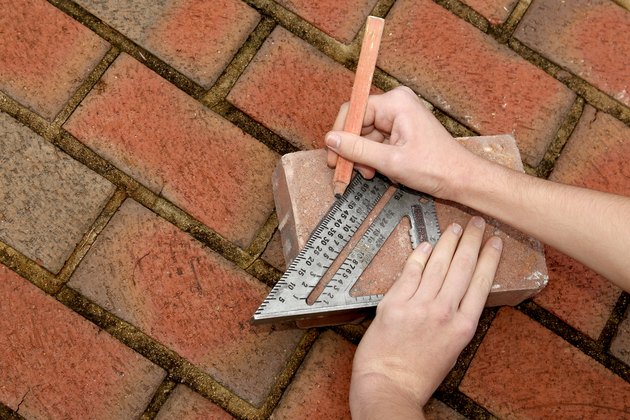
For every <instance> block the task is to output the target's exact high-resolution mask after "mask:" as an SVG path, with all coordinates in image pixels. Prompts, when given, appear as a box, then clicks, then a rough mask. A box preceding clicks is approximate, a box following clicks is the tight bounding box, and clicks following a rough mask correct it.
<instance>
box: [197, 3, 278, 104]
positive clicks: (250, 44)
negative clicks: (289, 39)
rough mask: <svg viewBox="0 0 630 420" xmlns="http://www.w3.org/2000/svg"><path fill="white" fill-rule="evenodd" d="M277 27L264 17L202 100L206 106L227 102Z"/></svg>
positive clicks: (274, 22) (272, 21) (271, 20)
mask: <svg viewBox="0 0 630 420" xmlns="http://www.w3.org/2000/svg"><path fill="white" fill-rule="evenodd" d="M276 26H277V24H276V21H275V20H273V19H271V18H270V17H268V16H262V19H261V21H260V22H259V23H258V25H256V27H255V28H254V30H253V31H252V32H251V33H250V34H249V37H248V38H247V40H246V41H245V42H244V43H243V45H241V47H240V48H239V50H238V51H237V53H236V54H235V55H234V57H233V58H232V60H231V61H230V63H229V64H228V65H227V66H226V68H225V70H224V71H223V73H222V74H221V75H220V76H219V78H218V79H217V81H216V82H215V83H214V84H213V85H212V87H210V89H209V90H208V91H207V92H206V93H205V94H204V95H203V97H202V98H201V99H200V100H201V102H202V103H203V104H204V105H206V106H208V107H210V108H212V107H213V106H215V105H217V104H218V103H219V102H221V101H223V100H225V98H226V97H227V95H228V94H229V93H230V90H232V88H233V87H234V85H235V84H236V82H237V80H238V78H239V77H240V76H241V75H242V74H243V72H244V71H245V70H246V68H247V67H248V65H249V64H250V63H251V61H252V59H253V58H254V56H255V55H256V53H257V52H258V50H259V49H260V47H261V46H262V45H263V44H264V42H265V40H266V39H267V38H268V37H269V35H270V34H271V32H272V31H273V30H274V28H275V27H276Z"/></svg>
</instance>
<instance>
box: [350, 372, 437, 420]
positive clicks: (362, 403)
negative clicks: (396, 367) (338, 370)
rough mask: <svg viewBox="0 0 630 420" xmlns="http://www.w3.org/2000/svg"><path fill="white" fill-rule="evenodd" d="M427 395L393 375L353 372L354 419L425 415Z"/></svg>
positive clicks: (422, 416)
mask: <svg viewBox="0 0 630 420" xmlns="http://www.w3.org/2000/svg"><path fill="white" fill-rule="evenodd" d="M429 397H430V395H427V396H426V397H423V396H418V395H414V394H413V393H412V392H410V391H408V390H406V389H404V388H403V387H401V386H400V384H398V383H396V382H395V381H393V380H391V379H390V378H388V377H386V376H384V375H379V374H368V375H363V376H362V377H361V376H360V375H354V374H353V377H352V383H351V385H350V411H351V413H352V418H353V419H355V420H356V419H380V418H424V415H423V411H422V407H423V406H424V405H425V404H426V402H427V401H428V399H429Z"/></svg>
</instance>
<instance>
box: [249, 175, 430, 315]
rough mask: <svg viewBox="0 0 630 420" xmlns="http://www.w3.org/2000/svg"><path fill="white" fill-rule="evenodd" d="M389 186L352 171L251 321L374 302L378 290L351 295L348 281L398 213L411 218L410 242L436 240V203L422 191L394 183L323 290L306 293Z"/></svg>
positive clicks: (344, 310)
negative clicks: (343, 187) (348, 180)
mask: <svg viewBox="0 0 630 420" xmlns="http://www.w3.org/2000/svg"><path fill="white" fill-rule="evenodd" d="M390 186H391V183H390V182H389V181H387V180H386V179H385V178H382V177H380V176H377V177H375V178H374V179H372V180H365V179H363V178H362V177H361V176H355V177H354V179H353V180H352V182H351V184H350V185H349V187H348V188H347V190H346V192H345V193H344V194H343V196H342V197H340V198H338V199H337V200H336V201H335V202H334V204H333V205H332V207H331V208H330V210H329V211H328V213H327V214H326V215H325V216H324V217H323V218H322V220H321V221H320V222H319V224H318V225H317V227H316V228H315V229H314V231H313V232H312V234H311V236H310V237H309V239H308V240H307V242H306V245H305V246H304V247H303V249H302V250H301V251H300V253H299V254H298V255H297V257H295V258H294V259H293V261H292V262H291V264H290V265H289V267H288V269H287V270H286V272H285V273H284V275H283V276H282V278H281V279H280V280H279V281H278V282H277V283H276V285H275V286H274V287H273V289H272V290H271V292H270V293H269V295H268V296H267V298H266V299H265V301H264V302H263V303H262V304H261V305H260V307H259V308H258V310H257V311H256V313H255V314H254V316H253V318H252V322H253V323H255V324H257V323H265V322H285V321H303V320H317V319H320V320H322V321H324V319H326V318H330V319H333V318H335V317H338V316H339V315H344V314H352V313H356V312H359V313H360V312H362V311H364V310H365V309H367V308H373V307H375V306H376V305H378V303H379V302H380V301H381V299H382V298H383V294H371V295H365V296H353V295H352V294H351V289H352V286H353V285H354V284H355V283H356V282H357V280H358V279H359V277H360V276H361V274H362V273H363V272H364V270H365V269H366V268H367V267H368V265H369V264H370V262H371V261H372V259H373V258H374V256H375V255H376V254H377V253H378V251H379V250H380V249H381V247H382V246H383V244H384V243H385V241H386V240H387V238H388V237H389V236H390V234H391V233H392V232H393V231H394V229H395V228H396V226H398V224H399V223H400V221H401V220H402V219H403V217H408V218H409V220H410V223H411V229H410V236H411V244H412V247H414V248H415V247H416V246H417V245H418V244H420V243H421V242H423V241H429V242H430V243H432V244H435V243H436V242H437V240H438V239H439V236H440V229H439V224H438V219H437V215H436V211H435V203H434V200H433V198H432V197H430V196H428V195H426V194H422V193H419V192H416V191H412V190H408V189H406V188H397V189H396V191H395V192H394V194H393V195H392V196H391V198H389V200H388V201H387V203H386V204H385V205H384V207H383V208H382V210H381V211H380V212H379V214H378V216H376V218H375V219H374V220H373V221H372V223H371V224H370V226H369V227H368V229H367V230H366V231H365V233H364V234H363V236H362V237H361V239H360V240H359V241H358V242H357V243H356V244H355V246H354V247H353V248H352V249H351V250H350V251H349V253H348V255H347V257H346V258H345V259H344V260H343V262H342V263H341V265H340V266H339V268H338V269H337V271H336V272H335V273H334V274H333V275H332V278H331V279H330V281H329V282H328V283H327V284H326V285H325V287H323V291H322V292H321V293H320V294H319V295H318V296H312V297H311V299H309V297H310V295H311V294H312V292H313V291H314V290H316V289H317V288H318V285H320V282H321V280H322V279H323V278H324V276H325V275H326V273H327V272H328V270H329V268H330V267H331V266H332V265H333V263H334V262H335V261H336V260H337V257H338V256H339V255H340V253H341V252H342V250H343V249H344V248H345V247H346V245H347V244H348V242H349V241H350V239H351V238H352V237H353V235H354V234H355V232H356V231H357V229H358V228H359V226H360V225H361V224H362V223H363V222H364V220H365V219H366V218H367V216H368V214H369V213H370V211H371V210H372V209H373V208H374V207H375V206H376V204H377V203H378V202H379V200H380V199H381V198H382V197H383V195H384V194H385V192H386V191H387V189H388V188H389V187H390ZM323 324H325V322H323V323H322V325H323Z"/></svg>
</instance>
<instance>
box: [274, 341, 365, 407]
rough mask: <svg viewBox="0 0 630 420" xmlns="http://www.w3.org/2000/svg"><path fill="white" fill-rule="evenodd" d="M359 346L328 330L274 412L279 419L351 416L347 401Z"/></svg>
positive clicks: (314, 347) (316, 344)
mask: <svg viewBox="0 0 630 420" xmlns="http://www.w3.org/2000/svg"><path fill="white" fill-rule="evenodd" d="M354 350H355V346H354V345H352V344H350V343H348V342H347V341H345V340H344V339H343V338H342V337H340V336H339V335H337V334H334V333H332V332H327V333H324V334H323V335H322V336H321V337H320V338H319V339H318V341H317V342H316V343H315V345H314V346H313V349H312V351H311V353H310V356H309V357H308V358H307V359H306V360H305V361H304V364H303V365H302V367H301V368H300V370H299V371H298V373H297V375H296V378H295V380H294V381H293V383H292V384H291V386H290V387H289V388H288V389H287V391H286V392H285V395H284V396H283V398H282V400H281V401H280V403H279V404H278V408H277V409H276V411H275V412H274V414H273V418H277V419H293V418H297V417H303V418H314V419H322V418H330V419H344V418H350V409H349V407H348V405H347V404H346V401H347V400H348V391H349V389H350V375H351V373H352V356H353V355H354Z"/></svg>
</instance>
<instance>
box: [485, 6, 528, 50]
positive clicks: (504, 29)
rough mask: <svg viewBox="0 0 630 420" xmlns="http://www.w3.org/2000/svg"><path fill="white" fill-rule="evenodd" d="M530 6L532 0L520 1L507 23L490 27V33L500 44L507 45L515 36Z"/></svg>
mask: <svg viewBox="0 0 630 420" xmlns="http://www.w3.org/2000/svg"><path fill="white" fill-rule="evenodd" d="M530 4H531V0H519V2H518V3H517V4H516V6H514V8H513V9H512V12H511V13H510V15H509V16H508V18H507V19H506V20H505V22H503V23H502V24H500V25H497V26H492V25H490V26H489V29H488V33H489V34H490V35H492V36H493V37H494V38H495V39H496V40H497V41H498V42H500V43H502V44H506V43H507V42H508V40H509V39H510V38H512V36H513V35H514V31H515V30H516V28H517V27H518V24H519V23H520V21H521V19H522V18H523V16H524V15H525V13H526V12H527V9H528V8H529V5H530Z"/></svg>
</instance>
